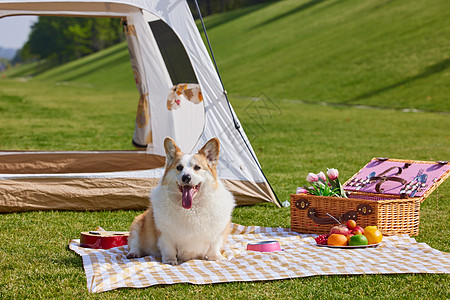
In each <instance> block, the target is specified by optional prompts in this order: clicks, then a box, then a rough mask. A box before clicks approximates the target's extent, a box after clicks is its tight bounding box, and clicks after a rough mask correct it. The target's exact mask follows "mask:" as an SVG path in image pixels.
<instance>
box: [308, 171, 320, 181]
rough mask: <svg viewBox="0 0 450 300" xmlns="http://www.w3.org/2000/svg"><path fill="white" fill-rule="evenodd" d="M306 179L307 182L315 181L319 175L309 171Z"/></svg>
mask: <svg viewBox="0 0 450 300" xmlns="http://www.w3.org/2000/svg"><path fill="white" fill-rule="evenodd" d="M306 181H308V182H317V181H319V176H317V175H316V174H314V173H309V174H308V176H306Z"/></svg>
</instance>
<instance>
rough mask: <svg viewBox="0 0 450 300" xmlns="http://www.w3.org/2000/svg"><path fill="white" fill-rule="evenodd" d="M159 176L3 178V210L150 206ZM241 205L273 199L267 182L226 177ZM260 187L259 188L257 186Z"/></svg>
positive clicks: (0, 210)
mask: <svg viewBox="0 0 450 300" xmlns="http://www.w3.org/2000/svg"><path fill="white" fill-rule="evenodd" d="M158 182H159V179H157V178H114V179H111V178H27V179H16V180H0V187H1V188H0V213H11V212H25V211H38V210H74V211H99V210H119V209H135V210H144V209H146V208H147V207H148V203H149V202H148V201H149V198H148V197H149V194H150V191H151V190H152V189H153V188H154V187H155V186H156V185H157V184H158ZM224 184H225V186H226V187H227V188H228V189H229V190H230V191H231V192H232V193H233V195H234V196H235V199H236V203H237V205H251V204H255V203H261V202H263V201H269V202H270V188H269V187H268V186H267V184H265V183H259V184H255V185H252V184H251V183H249V182H245V181H233V180H225V181H224ZM255 188H256V189H255Z"/></svg>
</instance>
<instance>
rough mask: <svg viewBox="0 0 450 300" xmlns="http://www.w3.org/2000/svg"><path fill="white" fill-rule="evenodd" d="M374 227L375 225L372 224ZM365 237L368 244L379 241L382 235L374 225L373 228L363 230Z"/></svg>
mask: <svg viewBox="0 0 450 300" xmlns="http://www.w3.org/2000/svg"><path fill="white" fill-rule="evenodd" d="M374 227H375V226H374ZM364 235H365V237H366V238H367V240H368V242H369V245H372V244H378V243H381V241H382V240H383V235H382V234H381V231H379V230H378V229H377V228H376V227H375V229H373V228H372V229H370V230H365V232H364Z"/></svg>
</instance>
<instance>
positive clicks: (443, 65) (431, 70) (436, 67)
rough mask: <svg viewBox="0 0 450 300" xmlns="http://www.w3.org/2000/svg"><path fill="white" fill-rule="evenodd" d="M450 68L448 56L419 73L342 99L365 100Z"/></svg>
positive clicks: (345, 101) (347, 101)
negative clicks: (350, 97)
mask: <svg viewBox="0 0 450 300" xmlns="http://www.w3.org/2000/svg"><path fill="white" fill-rule="evenodd" d="M448 68H450V58H446V59H444V60H441V61H440V62H437V63H435V64H432V65H430V66H428V67H426V68H425V69H423V71H422V72H421V73H419V74H417V75H414V76H411V77H407V78H405V79H403V80H401V81H399V82H396V83H393V84H390V85H388V86H385V87H382V88H379V89H376V90H373V91H369V92H365V93H363V94H361V95H358V96H356V97H354V98H352V99H349V100H344V101H342V103H350V102H355V101H359V100H364V99H367V98H370V97H373V96H377V95H379V94H382V93H384V92H387V91H389V90H392V89H395V88H397V87H400V86H402V85H404V84H407V83H410V82H412V81H416V80H419V79H424V78H427V77H429V76H432V75H435V74H438V73H441V72H443V71H445V70H446V69H448Z"/></svg>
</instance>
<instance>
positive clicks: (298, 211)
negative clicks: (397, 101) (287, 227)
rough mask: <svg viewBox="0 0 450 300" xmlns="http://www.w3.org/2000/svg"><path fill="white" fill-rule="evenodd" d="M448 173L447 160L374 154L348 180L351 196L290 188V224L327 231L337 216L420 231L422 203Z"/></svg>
mask: <svg viewBox="0 0 450 300" xmlns="http://www.w3.org/2000/svg"><path fill="white" fill-rule="evenodd" d="M374 173H375V175H373V174H374ZM416 173H417V175H416V176H415V177H414V175H412V174H416ZM368 174H369V175H368ZM419 174H420V175H419ZM424 174H425V175H424ZM370 175H372V176H370ZM449 175H450V164H449V163H448V162H424V161H408V160H399V159H384V158H383V159H381V158H374V159H372V160H371V161H370V162H369V163H368V164H367V165H366V166H365V167H364V168H363V169H361V170H360V171H359V172H358V173H356V174H355V175H353V176H352V178H350V179H349V180H348V181H347V182H346V183H345V184H344V190H345V191H346V192H347V194H348V198H339V197H324V196H315V195H309V194H291V229H292V230H294V231H296V232H300V233H316V234H327V233H329V232H330V229H331V227H333V226H335V225H337V224H338V223H337V222H336V220H335V219H337V220H339V222H341V223H345V222H347V221H348V220H349V219H353V220H356V221H357V223H358V225H359V226H361V227H363V228H364V227H365V226H369V225H375V226H377V227H378V229H379V230H380V231H381V232H382V233H383V235H394V234H402V233H405V234H409V235H418V234H419V215H420V204H421V203H422V202H423V201H424V200H425V199H426V198H427V197H428V195H430V194H431V193H432V192H433V191H434V190H435V189H436V188H437V187H438V186H439V185H440V184H441V183H442V182H444V180H445V179H446V178H447V177H448V176H449ZM420 180H422V181H420ZM358 182H362V183H361V184H359V185H358ZM416 182H418V183H417V184H416ZM413 189H415V191H414V190H413ZM410 191H411V192H410Z"/></svg>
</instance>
